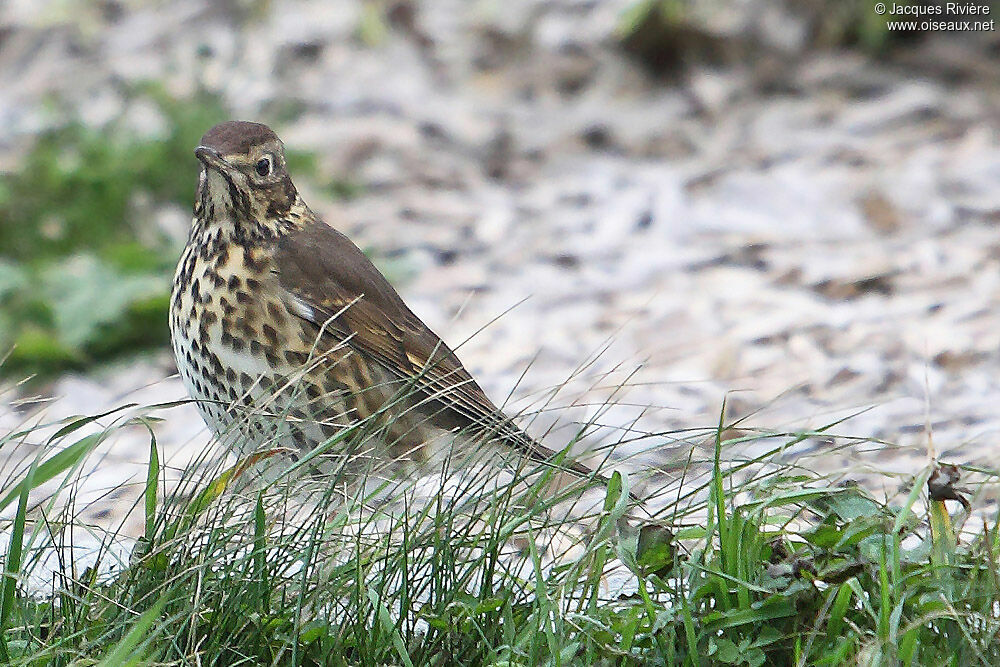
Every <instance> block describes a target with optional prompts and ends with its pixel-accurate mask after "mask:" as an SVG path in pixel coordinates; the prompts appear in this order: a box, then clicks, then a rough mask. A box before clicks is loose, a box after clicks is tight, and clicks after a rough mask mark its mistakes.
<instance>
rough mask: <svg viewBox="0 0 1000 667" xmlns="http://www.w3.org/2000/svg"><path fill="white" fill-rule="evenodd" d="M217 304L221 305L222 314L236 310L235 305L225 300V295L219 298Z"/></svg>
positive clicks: (230, 313)
mask: <svg viewBox="0 0 1000 667" xmlns="http://www.w3.org/2000/svg"><path fill="white" fill-rule="evenodd" d="M219 305H221V306H222V312H223V314H224V315H232V314H233V313H234V312H235V311H236V306H234V305H233V304H231V303H229V302H228V301H226V297H222V298H220V299H219Z"/></svg>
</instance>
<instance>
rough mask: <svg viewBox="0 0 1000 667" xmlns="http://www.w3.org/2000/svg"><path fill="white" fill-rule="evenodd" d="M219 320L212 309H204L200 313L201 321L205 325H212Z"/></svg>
mask: <svg viewBox="0 0 1000 667" xmlns="http://www.w3.org/2000/svg"><path fill="white" fill-rule="evenodd" d="M218 320H219V316H218V315H217V314H216V313H215V311H214V310H206V311H205V312H204V313H202V316H201V321H202V322H204V323H205V326H209V327H210V326H212V325H213V324H215V323H216V322H217V321H218Z"/></svg>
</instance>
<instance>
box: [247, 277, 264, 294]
mask: <svg viewBox="0 0 1000 667" xmlns="http://www.w3.org/2000/svg"><path fill="white" fill-rule="evenodd" d="M260 288H261V284H260V281H259V280H256V279H254V278H247V289H248V290H250V291H251V292H257V291H259V290H260Z"/></svg>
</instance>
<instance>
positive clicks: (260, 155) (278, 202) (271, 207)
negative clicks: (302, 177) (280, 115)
mask: <svg viewBox="0 0 1000 667" xmlns="http://www.w3.org/2000/svg"><path fill="white" fill-rule="evenodd" d="M194 154H195V156H197V158H198V159H199V160H200V161H201V164H202V169H201V176H200V178H199V181H198V199H197V201H196V202H195V213H196V214H197V215H198V216H199V217H205V218H209V219H211V218H218V217H230V218H232V220H233V222H235V223H236V224H250V223H255V222H256V223H266V222H267V221H269V220H270V221H275V220H279V219H281V218H282V217H284V216H286V215H287V214H288V212H289V210H290V209H291V208H292V206H293V205H294V204H295V201H296V198H297V193H296V190H295V186H294V185H293V184H292V179H291V177H290V176H289V175H288V168H287V165H286V163H285V147H284V145H283V144H282V143H281V139H279V138H278V135H276V134H275V133H274V132H273V131H272V130H271V128H269V127H268V126H266V125H262V124H261V123H252V122H249V121H243V120H232V121H227V122H225V123H219V124H218V125H216V126H215V127H213V128H212V129H211V130H209V131H208V132H206V133H205V136H203V137H202V138H201V142H200V143H199V145H198V147H197V148H195V150H194Z"/></svg>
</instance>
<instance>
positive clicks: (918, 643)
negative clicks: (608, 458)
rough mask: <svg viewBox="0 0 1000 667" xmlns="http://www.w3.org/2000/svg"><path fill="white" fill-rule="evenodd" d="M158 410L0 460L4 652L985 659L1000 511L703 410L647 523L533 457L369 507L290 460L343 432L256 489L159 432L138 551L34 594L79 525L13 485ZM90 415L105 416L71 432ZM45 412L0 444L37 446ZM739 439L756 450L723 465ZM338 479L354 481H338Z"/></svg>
mask: <svg viewBox="0 0 1000 667" xmlns="http://www.w3.org/2000/svg"><path fill="white" fill-rule="evenodd" d="M156 416H159V417H162V418H168V419H169V418H170V415H169V406H159V407H152V408H147V409H145V410H142V411H141V412H140V416H138V417H137V416H136V415H135V414H134V413H130V412H128V411H126V410H120V411H113V412H111V413H109V414H107V415H102V416H99V417H95V418H86V419H77V420H75V421H71V422H69V423H66V424H63V425H62V426H61V428H60V429H59V430H58V432H56V433H55V434H54V435H52V436H50V437H49V438H48V439H47V441H46V445H45V447H42V448H40V450H41V452H42V453H41V454H39V456H38V457H36V458H35V459H34V460H33V461H31V462H30V464H29V463H25V464H23V465H22V466H21V467H20V468H18V469H17V470H12V471H7V473H8V475H7V477H8V479H7V482H6V483H5V484H4V485H3V488H2V493H0V509H3V510H5V514H4V516H7V517H8V519H7V520H6V521H4V522H3V533H2V534H3V535H4V536H5V538H4V541H5V542H7V543H8V545H9V546H8V547H7V548H6V553H7V554H8V557H7V558H5V560H4V580H3V586H2V587H0V639H2V642H0V650H2V651H3V652H4V655H5V656H6V659H7V660H9V661H10V663H11V664H17V665H93V664H107V665H119V664H150V663H154V664H167V665H182V664H203V665H210V664H214V665H240V664H245V665H260V664H264V665H267V664H275V665H346V664H351V665H356V664H363V665H382V664H404V665H405V664H412V665H441V664H493V665H542V664H544V665H576V664H687V665H702V664H720V665H796V664H797V665H840V664H865V665H876V664H877V665H882V664H902V665H925V664H933V665H956V666H958V665H974V664H982V665H989V664H997V663H998V661H1000V643H998V642H997V641H996V634H997V632H998V630H1000V608H998V604H1000V580H998V577H997V572H998V567H997V566H998V563H997V556H998V553H1000V543H998V539H1000V537H998V536H1000V531H998V528H997V525H996V524H995V523H994V524H992V525H988V526H985V527H984V528H983V530H981V531H979V532H978V533H976V534H975V535H972V536H970V535H965V536H964V537H963V539H961V540H958V539H957V537H956V535H957V533H956V528H955V527H954V526H953V525H952V520H953V519H952V517H950V516H949V515H948V514H947V512H946V511H945V507H944V502H943V501H938V500H933V499H928V497H927V488H928V487H927V484H926V482H927V478H928V476H929V472H930V471H925V473H923V474H921V475H919V476H918V477H917V478H916V479H915V480H913V486H912V491H911V492H910V493H909V495H907V496H906V497H899V498H893V499H891V502H888V503H886V502H880V501H877V500H875V499H874V498H872V497H870V496H869V495H868V494H867V493H865V492H864V491H863V490H861V489H860V488H857V487H853V486H837V485H831V484H829V483H828V482H827V481H826V480H824V479H823V478H821V477H819V476H818V475H815V474H811V473H809V472H808V471H807V470H803V469H801V468H799V467H796V466H794V465H792V464H787V463H781V462H780V461H781V454H782V452H783V451H785V450H786V449H787V448H788V447H789V446H792V445H794V444H796V443H797V442H799V441H801V440H803V439H806V438H810V437H824V438H830V437H832V436H831V433H830V432H829V429H822V430H820V431H817V432H809V433H784V434H767V437H768V439H767V440H763V438H764V437H765V435H764V434H749V435H745V436H743V437H742V438H741V439H740V440H739V441H737V440H725V439H724V437H723V434H724V433H729V432H731V431H728V430H727V429H726V428H722V426H724V425H722V424H720V428H719V429H718V430H717V431H716V434H715V452H714V457H710V458H709V459H708V460H706V461H694V460H691V461H688V463H687V466H686V467H685V468H684V472H683V475H684V479H683V480H680V481H677V482H674V483H670V484H668V485H666V486H664V488H661V489H658V490H657V489H654V490H653V494H654V495H655V496H656V498H654V502H653V505H655V506H657V507H658V508H659V509H658V510H657V512H656V514H655V516H653V517H646V516H645V515H644V513H643V512H642V511H641V510H637V509H635V508H632V509H630V508H629V503H628V502H627V491H628V489H629V486H630V480H629V479H627V478H623V477H621V476H620V475H617V474H616V475H614V476H613V477H612V479H611V483H610V485H609V487H608V488H607V489H606V490H605V489H600V490H598V491H597V493H599V495H602V496H603V497H604V500H603V502H598V503H597V504H596V505H595V506H594V507H593V508H592V509H589V510H588V509H586V508H585V506H584V505H582V504H580V503H577V502H575V500H574V499H576V498H578V497H579V494H580V491H581V489H580V486H582V483H581V484H578V485H577V486H576V487H571V488H568V489H564V490H562V491H561V492H559V493H558V494H555V493H553V492H551V491H547V490H546V488H547V487H545V486H544V485H545V482H546V479H547V477H549V476H551V470H548V471H546V470H544V469H543V470H542V471H538V470H535V471H533V472H534V473H536V474H534V475H529V476H527V477H524V478H523V479H522V481H521V483H518V484H507V483H500V482H498V481H497V477H496V475H495V474H494V473H491V472H489V470H490V469H489V468H484V469H481V471H480V472H474V473H468V474H466V475H464V476H459V477H456V478H454V479H453V480H452V481H453V482H454V484H452V485H451V486H450V487H449V488H450V490H449V491H448V492H445V491H444V490H442V488H443V487H442V488H438V486H437V485H434V484H432V485H431V486H432V487H433V488H431V489H430V491H426V489H425V491H424V492H421V491H420V487H417V486H415V485H413V484H409V483H400V486H399V488H398V489H396V490H395V491H394V492H393V493H392V495H391V499H392V501H391V502H389V501H386V500H379V501H374V500H373V501H372V502H370V503H369V504H368V505H369V506H368V507H366V508H363V507H362V503H361V500H362V499H363V498H365V497H366V495H368V496H369V500H371V499H372V498H373V497H374V495H377V494H378V490H377V489H373V488H372V487H374V486H377V483H376V482H375V481H374V478H372V479H370V480H369V487H368V488H367V489H366V490H364V491H362V490H361V487H360V486H359V482H358V478H356V477H355V476H353V474H351V475H348V474H347V473H346V469H345V468H343V467H342V466H341V467H337V466H334V469H332V471H330V472H328V474H329V475H330V477H331V479H329V480H319V479H318V478H317V477H316V476H315V475H314V474H305V475H303V474H300V473H302V472H304V471H306V470H307V469H309V468H311V467H313V466H314V464H316V463H317V462H319V461H321V460H322V457H324V456H327V455H328V454H329V453H332V452H338V451H339V452H342V451H344V449H345V448H347V447H348V443H353V442H355V440H354V438H357V437H359V433H360V432H359V431H357V430H355V431H353V432H351V433H348V434H343V435H341V436H338V437H336V438H335V439H334V440H333V441H331V442H329V443H327V445H326V446H325V448H323V449H324V450H325V451H320V452H318V453H317V455H316V456H315V457H307V458H309V459H310V460H302V461H299V462H298V463H296V464H295V465H291V466H288V465H287V464H286V465H285V466H284V470H283V472H282V474H281V476H280V477H278V479H276V480H273V481H272V482H271V483H269V484H266V485H264V484H261V483H251V482H249V481H248V479H249V477H250V474H249V473H248V472H247V470H249V469H252V468H248V467H247V465H246V463H247V462H242V463H241V464H240V465H237V466H236V467H235V468H229V469H226V470H222V469H220V468H217V467H216V468H211V467H207V466H206V464H207V462H202V465H200V466H197V467H195V468H192V470H191V471H189V472H188V473H187V474H186V475H185V477H184V478H183V479H182V480H181V481H180V483H179V484H177V485H176V488H173V487H172V489H171V491H170V492H168V493H165V492H164V489H163V479H164V470H163V468H162V466H161V463H160V461H159V457H158V454H157V448H156V443H155V439H152V438H151V442H150V459H149V467H148V475H147V476H146V478H145V481H144V483H142V484H141V488H138V489H137V490H136V492H135V493H134V494H133V495H134V496H135V497H136V502H137V503H138V505H137V506H138V507H141V508H142V511H143V513H144V515H145V524H144V525H145V529H144V532H145V534H144V536H143V537H142V539H141V540H140V541H139V542H138V543H137V545H136V547H135V548H134V550H133V555H132V558H131V562H129V563H123V564H118V565H117V566H113V567H110V568H109V567H107V566H105V567H99V568H97V569H93V568H88V569H86V570H84V571H82V572H81V571H80V569H79V568H75V567H74V565H73V561H72V559H69V558H68V559H66V560H65V561H64V562H63V564H62V565H61V568H58V569H59V571H60V576H57V577H55V578H54V579H53V580H52V581H53V583H52V584H51V585H50V586H49V587H48V589H47V590H41V591H39V590H35V591H34V592H30V593H29V591H27V590H26V588H25V582H26V581H27V579H28V577H29V575H30V574H31V571H32V568H35V567H38V562H39V560H38V558H39V554H40V553H41V552H42V551H43V550H44V549H46V548H48V547H51V545H52V544H53V543H58V542H60V541H61V539H62V536H63V535H64V534H65V533H66V531H68V530H69V529H70V527H71V526H73V525H74V523H75V521H76V520H74V519H73V511H72V505H71V504H70V505H67V506H66V507H67V508H66V509H65V510H60V509H59V507H61V505H60V503H58V502H56V501H55V500H50V501H46V502H45V503H44V504H43V505H42V506H41V509H39V508H38V507H35V508H33V507H32V503H31V502H29V491H30V490H31V489H32V488H34V487H37V486H38V485H40V484H41V483H43V482H49V483H52V482H53V481H58V480H62V486H61V489H62V490H61V495H62V496H64V497H66V496H71V495H72V493H73V489H74V487H75V483H74V481H73V480H74V479H75V475H76V474H77V472H78V470H79V469H80V466H81V465H82V464H83V463H84V461H85V459H86V457H87V456H88V454H89V453H90V452H91V451H93V449H94V447H95V446H96V445H97V444H98V443H99V442H100V441H102V440H103V439H105V438H108V437H113V436H114V434H115V432H116V431H118V430H120V429H123V428H134V427H135V425H137V424H139V425H146V426H147V427H149V428H150V433H153V432H155V421H154V418H155V417H156ZM94 423H99V424H102V425H103V430H102V431H100V432H99V433H92V434H90V435H87V436H83V437H81V436H80V435H79V434H80V433H81V432H82V429H83V428H84V427H92V425H93V424H94ZM40 428H42V427H30V428H26V429H25V430H24V431H22V432H16V433H10V434H7V435H6V436H5V437H3V438H2V439H0V446H2V447H12V446H14V445H15V444H16V443H17V442H19V441H24V440H31V441H37V440H38V438H39V437H40V434H41V432H42V431H41V430H39V429H40ZM49 430H51V428H50V429H49ZM46 432H47V431H46ZM747 442H754V443H756V444H758V445H760V444H764V443H765V442H766V443H767V444H769V445H773V446H772V447H771V449H770V450H769V451H767V452H765V453H764V454H762V455H760V456H758V457H756V458H754V459H752V460H739V459H737V460H735V461H734V462H732V463H726V461H727V459H729V458H730V457H729V456H728V455H727V452H728V451H729V450H730V449H731V448H733V447H736V446H738V445H740V444H746V443H747ZM651 444H652V443H651ZM852 444H859V443H857V442H854V443H852ZM265 455H266V454H265ZM257 465H260V463H259V462H257ZM455 467H456V468H462V469H468V468H463V467H462V466H461V465H459V463H458V462H455ZM194 470H200V472H197V473H196V472H194ZM471 470H476V468H471ZM523 472H525V473H527V472H528V471H523ZM539 472H540V474H541V477H539V474H537V473H539ZM991 479H992V478H991ZM682 482H683V483H682ZM989 483H990V484H995V483H996V482H995V479H992V481H990V482H989ZM345 484H347V485H348V488H353V489H355V491H356V493H354V494H351V493H348V495H347V499H346V500H345V499H343V498H342V497H341V496H340V495H339V492H338V491H342V490H343V489H344V488H345ZM591 493H595V491H593V490H591ZM945 495H947V493H946V494H945ZM567 507H572V508H574V512H575V514H576V516H574V517H573V518H568V515H567ZM629 517H631V518H630V519H629ZM43 518H44V520H42V519H43ZM626 519H629V523H630V526H631V527H625V524H624V523H623V522H624V521H625V520H626ZM113 541H114V540H113V536H110V535H109V536H105V537H104V543H105V544H106V545H107V551H106V552H105V555H104V559H105V560H106V561H107V562H108V563H113V559H112V558H111V555H110V554H111V549H110V545H111V544H112V542H113ZM615 568H617V569H615ZM98 570H101V572H102V574H100V575H98V574H96V572H97V571H98ZM615 572H617V573H618V574H617V575H615ZM611 586H615V587H617V586H622V588H623V590H625V592H624V593H623V592H621V591H619V590H617V589H616V588H610V587H611ZM0 657H3V656H0Z"/></svg>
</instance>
